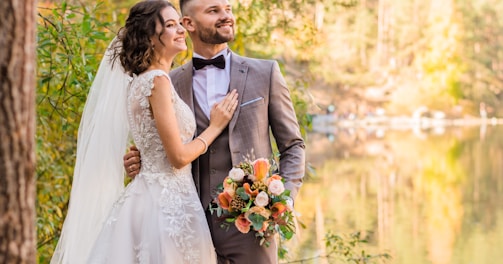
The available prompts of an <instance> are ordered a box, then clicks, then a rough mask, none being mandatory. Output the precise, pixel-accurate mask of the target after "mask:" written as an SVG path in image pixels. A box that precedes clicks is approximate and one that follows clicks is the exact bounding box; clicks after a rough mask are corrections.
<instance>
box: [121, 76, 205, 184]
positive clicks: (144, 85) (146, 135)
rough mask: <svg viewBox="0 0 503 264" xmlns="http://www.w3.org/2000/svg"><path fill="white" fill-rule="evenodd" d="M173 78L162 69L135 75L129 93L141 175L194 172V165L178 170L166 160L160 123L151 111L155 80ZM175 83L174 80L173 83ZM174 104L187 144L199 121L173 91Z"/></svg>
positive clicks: (132, 125) (132, 130)
mask: <svg viewBox="0 0 503 264" xmlns="http://www.w3.org/2000/svg"><path fill="white" fill-rule="evenodd" d="M157 76H166V77H167V78H168V79H169V76H168V75H167V74H166V72H164V71H162V70H151V71H148V72H145V73H142V74H140V75H138V76H135V78H134V79H133V81H132V83H131V85H130V87H129V92H128V99H127V102H128V118H129V125H130V129H131V133H132V136H133V139H134V142H135V144H136V146H137V148H138V149H139V150H140V153H141V162H142V164H141V166H142V167H141V172H145V173H155V174H156V173H163V174H164V173H174V174H179V173H181V172H182V171H183V172H187V170H188V171H189V172H190V164H189V165H188V166H187V167H185V168H183V169H181V170H177V169H175V168H174V167H173V166H172V165H171V164H170V163H169V162H168V159H167V157H166V152H165V151H164V147H163V144H162V141H161V138H160V136H159V133H158V131H157V126H156V122H155V120H154V117H153V115H152V112H151V109H150V103H149V99H148V97H149V96H150V95H151V94H152V89H153V87H154V78H155V77H157ZM170 81H171V80H170ZM171 92H172V102H173V106H174V108H175V115H176V119H177V122H178V127H179V130H180V138H181V139H182V142H183V143H187V142H189V141H190V140H192V138H193V135H194V132H195V129H196V122H195V119H194V114H193V113H192V111H191V110H190V108H189V107H188V106H187V104H185V103H184V102H183V101H182V99H181V98H180V97H179V96H178V94H177V93H176V91H175V90H174V89H173V88H172V89H171Z"/></svg>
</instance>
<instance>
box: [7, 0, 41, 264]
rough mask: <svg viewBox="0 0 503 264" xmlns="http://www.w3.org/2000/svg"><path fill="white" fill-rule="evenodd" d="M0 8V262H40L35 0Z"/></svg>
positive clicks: (13, 1)
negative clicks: (37, 191)
mask: <svg viewBox="0 0 503 264" xmlns="http://www.w3.org/2000/svg"><path fill="white" fill-rule="evenodd" d="M0 12H1V13H2V14H0V263H7V264H10V263H13V264H14V263H15V264H23V263H36V246H35V243H36V242H35V241H36V233H35V177H34V176H35V175H34V173H35V152H34V146H35V145H34V143H35V27H36V22H35V18H36V14H35V0H1V1H0Z"/></svg>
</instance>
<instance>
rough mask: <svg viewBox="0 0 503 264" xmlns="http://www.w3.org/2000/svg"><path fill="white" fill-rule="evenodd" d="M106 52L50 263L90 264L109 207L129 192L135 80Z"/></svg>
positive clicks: (82, 128)
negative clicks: (126, 160) (129, 101)
mask: <svg viewBox="0 0 503 264" xmlns="http://www.w3.org/2000/svg"><path fill="white" fill-rule="evenodd" d="M116 41H117V40H116V39H114V40H113V41H112V44H110V45H109V47H108V48H107V50H106V52H105V55H104V56H103V59H102V61H101V64H100V66H99V68H98V72H97V74H96V77H95V79H94V81H93V84H92V86H91V88H90V91H89V95H88V97H87V101H86V104H85V108H84V112H83V114H82V118H81V122H80V126H79V132H78V139H77V157H76V163H75V170H74V173H73V182H72V191H71V195H70V204H69V209H68V213H67V216H66V219H65V222H64V224H63V229H62V232H61V236H60V238H59V242H58V245H57V247H56V249H55V252H54V255H53V257H52V260H51V264H55V263H58V264H59V263H62V264H68V263H70V264H78V263H85V261H86V259H87V257H88V254H89V252H90V251H91V249H92V246H93V243H94V241H95V239H96V238H97V236H98V234H99V232H100V230H101V227H102V226H103V222H104V221H105V219H106V217H107V214H108V212H109V211H110V208H111V207H112V205H113V203H114V201H115V200H116V199H117V198H118V196H119V195H120V193H121V192H122V190H123V189H124V168H123V160H122V157H123V155H124V153H125V151H126V147H127V142H128V137H129V129H128V122H127V112H126V97H127V88H128V84H129V82H130V80H131V78H130V77H129V76H128V75H127V74H126V73H125V72H124V70H123V68H122V66H121V65H120V63H119V60H118V59H117V60H115V61H113V60H112V55H113V49H114V47H115V44H114V43H116Z"/></svg>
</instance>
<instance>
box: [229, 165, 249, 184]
mask: <svg viewBox="0 0 503 264" xmlns="http://www.w3.org/2000/svg"><path fill="white" fill-rule="evenodd" d="M244 177H245V172H244V171H243V170H242V169H240V168H232V170H230V171H229V178H231V179H232V180H233V181H235V182H241V181H242V180H243V178H244Z"/></svg>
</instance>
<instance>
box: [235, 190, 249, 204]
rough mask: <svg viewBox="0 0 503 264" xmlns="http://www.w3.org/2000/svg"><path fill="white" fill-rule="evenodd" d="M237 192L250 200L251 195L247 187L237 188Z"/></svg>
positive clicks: (246, 199)
mask: <svg viewBox="0 0 503 264" xmlns="http://www.w3.org/2000/svg"><path fill="white" fill-rule="evenodd" d="M236 193H237V194H238V195H239V196H241V199H243V200H245V201H248V200H249V199H250V196H249V195H248V194H247V193H246V191H245V188H243V187H238V188H237V189H236Z"/></svg>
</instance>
